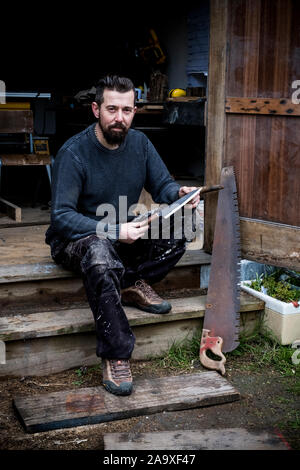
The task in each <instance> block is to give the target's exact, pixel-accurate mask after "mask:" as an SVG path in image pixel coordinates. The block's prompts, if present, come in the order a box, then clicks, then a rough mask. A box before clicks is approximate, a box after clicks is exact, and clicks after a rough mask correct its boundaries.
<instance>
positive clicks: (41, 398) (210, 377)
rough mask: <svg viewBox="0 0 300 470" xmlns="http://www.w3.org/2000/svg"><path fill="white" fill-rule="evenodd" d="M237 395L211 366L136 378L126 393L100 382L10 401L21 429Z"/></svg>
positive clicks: (122, 416)
mask: <svg viewBox="0 0 300 470" xmlns="http://www.w3.org/2000/svg"><path fill="white" fill-rule="evenodd" d="M239 398H240V394H239V392H238V391H237V390H236V389H235V388H234V387H233V386H232V385H231V384H230V383H229V382H228V381H227V380H226V379H225V378H224V377H222V376H220V375H219V374H218V373H217V372H215V371H210V372H201V373H198V374H191V375H181V376H172V377H163V378H156V379H137V380H136V381H135V382H134V391H133V393H132V394H131V395H130V396H125V397H117V396H115V395H112V394H110V393H108V392H106V391H105V390H104V389H103V387H102V386H101V387H91V388H82V389H79V390H78V389H77V390H76V389H75V390H66V391H61V392H53V393H47V394H42V395H36V396H17V397H15V398H14V400H13V406H14V408H15V410H16V412H17V414H18V417H19V419H20V421H21V423H22V424H23V426H24V428H25V430H26V431H27V432H38V431H48V430H50V429H59V428H67V427H73V426H81V425H86V424H95V423H101V422H106V421H113V420H119V419H127V418H131V417H133V416H141V415H145V414H147V415H148V414H153V413H158V412H162V411H173V410H184V409H189V408H197V407H202V406H208V405H216V404H220V403H228V402H232V401H235V400H238V399H239Z"/></svg>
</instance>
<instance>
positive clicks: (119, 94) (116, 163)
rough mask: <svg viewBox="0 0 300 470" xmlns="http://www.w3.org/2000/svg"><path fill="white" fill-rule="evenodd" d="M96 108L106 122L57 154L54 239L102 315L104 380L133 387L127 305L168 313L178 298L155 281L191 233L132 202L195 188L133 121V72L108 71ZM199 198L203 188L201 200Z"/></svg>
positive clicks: (122, 389)
mask: <svg viewBox="0 0 300 470" xmlns="http://www.w3.org/2000/svg"><path fill="white" fill-rule="evenodd" d="M92 111H93V113H94V116H95V118H96V119H97V122H96V123H95V124H92V125H91V126H89V127H88V128H87V129H85V130H84V131H82V132H80V133H79V134H77V135H75V136H73V137H72V138H70V139H69V140H68V141H67V142H66V143H65V144H64V145H63V146H62V147H61V149H60V150H59V152H58V154H57V156H56V158H55V163H54V166H53V175H52V204H51V224H50V227H49V228H48V230H47V232H46V243H48V244H49V245H50V247H51V254H52V257H53V259H54V261H55V262H56V263H58V264H62V265H63V266H64V267H65V268H67V269H69V270H73V271H75V272H76V273H78V274H80V275H81V276H82V279H83V283H84V287H85V290H86V294H87V299H88V302H89V305H90V307H91V310H92V312H93V315H94V319H95V329H96V337H97V347H96V355H97V356H98V357H99V358H102V366H103V374H102V375H103V377H102V383H103V385H104V386H105V388H106V389H107V390H108V391H109V392H111V393H114V394H116V395H128V394H130V393H131V392H132V374H131V370H130V361H129V360H130V358H131V355H132V351H133V348H134V342H135V337H134V335H133V333H132V330H131V328H130V325H129V323H128V320H127V317H126V314H125V312H124V309H123V305H133V306H136V307H138V308H140V309H142V310H145V311H147V312H150V313H153V314H164V313H168V312H169V311H170V310H171V305H170V303H169V302H167V301H166V300H163V299H162V298H160V297H159V296H158V295H157V293H156V292H155V291H154V290H153V289H152V287H151V284H153V283H155V282H158V281H160V280H161V279H163V278H164V277H165V276H166V274H167V273H168V272H169V271H170V269H172V267H173V266H175V264H176V263H177V262H178V261H179V259H180V258H181V256H182V255H183V253H184V251H185V242H186V240H185V238H181V239H159V238H157V239H155V240H153V239H151V238H150V239H149V238H147V237H145V235H146V233H148V232H149V226H148V223H147V219H146V222H142V223H141V222H136V221H135V220H133V215H130V210H129V208H130V207H132V206H133V205H134V204H136V203H137V202H138V200H139V196H140V194H141V191H142V189H143V188H145V189H146V190H147V191H148V192H149V193H150V194H151V196H152V198H153V200H154V201H155V202H156V203H165V204H170V203H172V202H174V201H175V200H176V199H178V198H179V197H181V196H183V195H184V194H187V193H188V192H190V191H192V190H193V189H195V188H194V187H186V186H184V187H180V186H179V185H178V184H177V183H176V182H175V181H174V179H173V178H172V177H171V176H170V174H169V171H168V170H167V168H166V166H165V164H164V162H163V161H162V159H161V158H160V156H159V155H158V153H157V151H156V150H155V148H154V146H153V145H152V143H151V142H150V141H149V139H148V138H147V137H146V136H145V135H144V134H143V133H142V132H139V131H137V130H134V129H131V128H130V127H131V124H132V120H133V117H134V114H135V112H136V106H135V88H134V85H133V83H132V81H131V80H130V79H128V78H126V77H118V76H107V77H105V78H103V79H101V80H100V82H99V84H98V86H97V89H96V96H95V101H94V102H93V103H92ZM124 200H125V201H126V207H125V208H124ZM120 201H122V204H121V203H120ZM198 202H199V196H196V198H195V199H194V200H192V207H196V205H197V204H198ZM103 205H104V207H106V208H107V207H111V208H113V211H112V213H113V214H114V215H115V217H113V218H110V219H109V220H107V217H105V211H101V210H99V208H100V209H101V207H103ZM120 205H122V207H120ZM122 304H123V305H122Z"/></svg>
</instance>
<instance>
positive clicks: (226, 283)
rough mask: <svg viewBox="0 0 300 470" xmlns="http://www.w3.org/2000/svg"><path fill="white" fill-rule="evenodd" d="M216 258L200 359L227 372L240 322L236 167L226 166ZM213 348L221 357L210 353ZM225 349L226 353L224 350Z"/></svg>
mask: <svg viewBox="0 0 300 470" xmlns="http://www.w3.org/2000/svg"><path fill="white" fill-rule="evenodd" d="M220 184H221V185H222V186H223V187H224V189H223V190H222V191H220V192H219V197H218V205H217V214H216V224H215V232H214V241H213V251H212V261H211V269H210V276H209V284H208V291H207V299H206V306H205V317H204V323H203V330H202V338H201V345H200V362H201V364H202V365H203V366H204V367H207V368H208V369H215V370H218V371H220V372H221V374H222V375H224V374H225V366H224V364H225V362H226V358H225V356H224V354H223V352H229V351H233V350H234V349H235V348H236V347H237V346H238V345H239V342H238V334H239V323H240V313H239V312H240V227H239V213H238V203H237V190H236V182H235V175H234V170H233V167H232V166H230V167H226V168H223V169H222V172H221V181H220ZM207 350H211V351H212V352H213V353H214V354H216V355H217V356H219V357H220V358H221V359H220V360H213V359H211V358H209V357H208V356H207V354H206V353H207ZM222 351H223V352H222Z"/></svg>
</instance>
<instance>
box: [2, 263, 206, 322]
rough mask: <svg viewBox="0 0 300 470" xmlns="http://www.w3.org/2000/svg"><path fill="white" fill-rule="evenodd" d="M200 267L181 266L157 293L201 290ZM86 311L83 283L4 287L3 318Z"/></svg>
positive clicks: (56, 281) (24, 282) (77, 280)
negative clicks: (48, 312)
mask: <svg viewBox="0 0 300 470" xmlns="http://www.w3.org/2000/svg"><path fill="white" fill-rule="evenodd" d="M200 269H201V268H200V266H177V267H176V269H173V270H171V271H170V272H169V273H168V274H167V276H166V277H165V278H164V279H163V280H162V281H160V282H158V283H156V284H154V286H153V287H154V289H155V291H157V292H159V293H163V295H167V294H166V292H167V291H169V290H172V291H173V290H174V289H183V288H184V289H199V279H200ZM70 304H72V306H73V307H75V306H76V304H77V307H84V306H86V304H87V298H86V293H85V289H84V286H83V282H82V279H81V278H79V277H77V278H76V277H65V278H57V279H47V277H46V278H45V279H44V280H42V279H39V278H37V279H34V280H29V279H27V278H26V277H24V278H23V279H21V280H20V282H8V283H4V282H3V283H0V316H6V315H11V314H12V315H16V314H18V313H27V312H30V313H34V312H42V311H51V310H62V309H63V308H69V307H70Z"/></svg>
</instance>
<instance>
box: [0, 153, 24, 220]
mask: <svg viewBox="0 0 300 470" xmlns="http://www.w3.org/2000/svg"><path fill="white" fill-rule="evenodd" d="M0 158H1V157H0ZM0 211H1V212H4V213H5V214H7V215H8V217H10V218H11V219H13V220H14V221H15V222H21V219H22V211H21V207H18V206H16V205H15V204H13V203H12V202H9V201H6V199H3V198H2V197H1V198H0Z"/></svg>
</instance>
